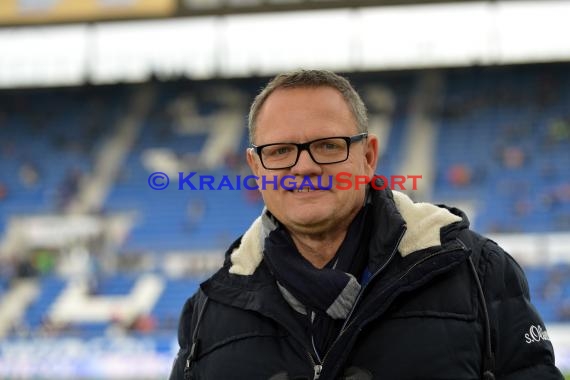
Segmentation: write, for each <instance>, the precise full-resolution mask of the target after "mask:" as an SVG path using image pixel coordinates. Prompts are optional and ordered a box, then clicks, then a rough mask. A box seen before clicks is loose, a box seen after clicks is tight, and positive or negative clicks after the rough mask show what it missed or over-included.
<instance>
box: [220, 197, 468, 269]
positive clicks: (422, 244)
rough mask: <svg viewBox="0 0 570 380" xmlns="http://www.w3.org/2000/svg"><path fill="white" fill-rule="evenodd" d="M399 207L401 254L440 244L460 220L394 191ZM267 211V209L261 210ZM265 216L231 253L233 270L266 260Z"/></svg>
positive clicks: (397, 206) (254, 266) (253, 225)
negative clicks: (402, 229)
mask: <svg viewBox="0 0 570 380" xmlns="http://www.w3.org/2000/svg"><path fill="white" fill-rule="evenodd" d="M392 193H393V194H394V201H395V203H396V208H397V209H398V211H399V212H400V214H401V215H402V218H404V221H405V222H406V225H407V230H406V233H405V234H404V236H403V237H402V240H401V241H400V245H399V246H398V251H399V252H400V254H401V255H402V256H407V255H409V254H410V253H412V252H415V251H419V250H421V249H426V248H430V247H437V246H440V245H441V240H440V231H441V228H443V227H445V226H447V225H449V224H451V223H455V222H458V221H460V220H461V218H460V217H459V216H457V215H454V214H452V213H451V212H449V211H448V210H447V209H444V208H441V207H438V206H436V205H433V204H431V203H414V202H413V201H412V200H411V199H410V198H409V197H408V196H407V195H405V194H404V193H400V192H398V191H393V192H392ZM264 213H265V210H264V211H263V213H262V216H263V214H264ZM262 216H259V217H258V218H257V219H255V221H254V222H253V223H252V225H251V226H250V227H249V229H248V230H247V231H246V232H245V234H244V235H243V238H242V240H241V244H240V246H239V247H238V248H236V249H235V250H234V251H233V252H232V254H231V261H232V266H231V267H230V273H233V274H239V275H243V276H250V275H252V274H253V272H255V269H256V268H257V266H258V265H259V263H260V262H261V260H262V259H263V242H262V238H261V237H262V236H265V234H262V233H261V232H262V229H263V228H264V225H263V222H262Z"/></svg>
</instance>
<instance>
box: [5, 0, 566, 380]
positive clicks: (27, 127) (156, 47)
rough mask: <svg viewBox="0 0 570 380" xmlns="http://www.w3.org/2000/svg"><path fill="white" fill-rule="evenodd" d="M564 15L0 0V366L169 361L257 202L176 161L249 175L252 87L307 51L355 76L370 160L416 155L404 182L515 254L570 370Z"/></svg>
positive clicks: (134, 366) (51, 368)
mask: <svg viewBox="0 0 570 380" xmlns="http://www.w3.org/2000/svg"><path fill="white" fill-rule="evenodd" d="M569 19H570V2H569V1H547V0H541V1H447V2H435V1H425V0H423V1H422V0H415V1H414V0H383V1H382V0H378V1H371V0H370V1H364V0H362V1H358V0H352V1H346V0H345V1H343V0H82V1H73V0H0V378H2V379H161V378H166V377H167V375H168V373H169V370H170V366H171V363H172V360H173V358H174V356H175V354H176V351H177V343H176V327H177V322H178V315H179V312H180V310H181V307H182V305H183V303H184V301H185V299H186V298H187V297H188V296H189V295H191V294H192V293H193V292H194V291H195V290H196V289H197V286H198V285H199V283H200V281H202V280H203V279H204V278H205V277H206V276H207V275H208V274H210V273H212V272H213V271H214V270H215V269H216V268H217V267H218V266H219V265H220V264H221V262H222V259H223V253H224V251H225V249H226V248H227V246H228V244H229V243H230V242H231V241H233V240H234V239H235V238H237V237H238V236H239V235H240V234H241V233H242V232H243V231H244V229H245V228H247V226H249V224H250V223H251V222H252V221H253V219H254V218H255V217H256V216H257V215H258V214H259V212H260V210H261V208H262V203H261V199H260V196H259V194H258V193H257V191H248V190H245V189H243V187H242V189H240V190H235V191H231V190H229V188H228V187H225V188H224V189H223V190H190V189H189V188H188V187H187V186H186V187H185V190H183V191H179V190H178V180H177V179H178V175H177V173H179V172H183V173H185V174H189V173H190V172H197V173H199V175H213V176H214V177H215V178H217V179H219V178H221V176H222V175H227V176H229V177H230V178H237V177H236V176H238V175H239V176H242V177H243V176H245V175H248V174H249V171H248V169H247V167H246V165H245V154H244V151H245V148H246V146H247V129H246V115H247V111H248V107H249V104H250V102H251V101H252V99H253V97H254V96H255V94H256V93H257V92H258V91H259V89H260V88H261V87H262V86H263V84H264V83H266V81H267V80H268V78H269V77H270V76H272V75H274V74H276V73H277V72H280V71H283V70H289V69H295V68H301V67H302V68H327V69H332V70H335V71H338V72H341V73H343V74H345V75H346V76H348V77H349V78H350V79H351V81H352V82H353V84H354V86H355V87H356V88H357V90H358V91H359V92H360V93H361V95H362V96H363V98H364V100H365V102H366V103H367V105H368V107H369V111H370V121H371V127H370V128H371V131H372V132H373V133H376V134H377V135H379V136H380V141H381V154H380V159H379V169H378V172H379V173H381V174H383V175H386V176H388V175H391V174H404V175H409V174H412V175H422V179H421V180H419V181H418V184H419V188H418V189H417V190H415V191H408V193H409V194H410V196H412V197H413V198H414V199H416V200H421V201H432V202H437V203H447V204H450V205H455V206H458V207H460V208H462V209H464V210H465V211H466V212H467V214H468V216H469V218H470V220H471V223H472V226H473V227H474V229H476V230H477V231H479V232H481V233H484V234H488V235H490V236H491V237H492V238H493V239H494V240H496V241H498V242H499V243H500V244H501V245H502V246H503V247H504V248H505V249H507V250H508V251H509V252H510V253H511V254H512V255H513V256H514V257H515V258H516V259H517V260H518V261H519V263H521V265H523V268H524V270H525V272H526V274H527V276H528V279H529V286H530V293H531V297H532V300H533V302H534V303H535V305H536V306H537V308H538V309H539V311H540V312H541V314H542V316H543V317H544V319H545V321H546V323H547V327H548V331H549V335H550V337H551V339H552V342H553V344H554V346H555V349H556V353H557V364H558V365H559V366H560V367H561V368H563V369H564V370H565V371H569V370H570V324H568V322H569V321H570V264H569V262H570V38H568V36H570V23H568V20H569ZM156 171H160V172H164V173H166V174H168V175H169V176H170V181H171V183H170V186H169V187H168V188H167V189H165V190H162V191H156V190H152V189H151V188H150V187H149V184H148V182H147V181H148V177H149V175H150V174H151V173H153V172H156ZM194 183H195V184H196V185H199V182H194ZM218 183H219V182H216V184H218ZM215 186H216V185H215ZM407 190H410V189H409V188H408V189H407ZM522 339H523V337H522V336H521V342H522Z"/></svg>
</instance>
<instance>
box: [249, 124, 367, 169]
mask: <svg viewBox="0 0 570 380" xmlns="http://www.w3.org/2000/svg"><path fill="white" fill-rule="evenodd" d="M366 137H368V133H366V132H365V133H360V134H358V135H354V136H350V137H325V138H323V139H317V140H313V141H308V142H306V143H302V144H296V143H276V144H265V145H259V146H258V145H253V144H252V145H251V147H252V148H253V149H254V150H255V153H257V155H258V156H259V158H260V159H261V165H263V167H264V168H265V169H268V170H278V169H288V168H291V167H293V166H295V165H296V164H297V161H299V156H300V155H301V152H302V151H304V150H306V151H308V152H309V156H311V158H312V159H313V161H315V162H316V163H317V164H319V165H324V164H336V163H339V162H343V161H346V160H347V159H348V153H349V148H350V144H352V143H353V142H358V141H360V140H363V139H365V138H366Z"/></svg>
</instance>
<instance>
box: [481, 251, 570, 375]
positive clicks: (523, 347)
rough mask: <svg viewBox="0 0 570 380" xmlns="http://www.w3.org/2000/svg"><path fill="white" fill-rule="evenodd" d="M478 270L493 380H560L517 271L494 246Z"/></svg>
mask: <svg viewBox="0 0 570 380" xmlns="http://www.w3.org/2000/svg"><path fill="white" fill-rule="evenodd" d="M480 270H481V273H482V274H483V280H482V281H483V284H482V285H483V289H484V293H485V298H486V300H487V306H488V311H489V319H490V325H491V337H492V338H491V340H492V347H493V350H494V354H495V370H494V373H495V377H496V379H497V380H535V379H541V380H563V376H562V374H561V373H560V371H559V370H558V368H556V366H555V364H554V350H553V347H552V344H551V342H550V338H549V337H548V332H547V330H546V327H545V325H544V322H543V321H542V319H541V317H540V315H539V314H538V312H537V310H536V309H535V307H534V306H533V305H532V304H531V302H530V295H529V289H528V282H527V279H526V277H525V275H524V272H523V270H522V269H521V267H520V266H519V265H518V264H517V263H516V261H515V260H514V259H513V258H512V257H511V256H510V255H509V254H507V253H506V252H504V251H503V250H502V249H501V248H500V247H499V246H498V245H497V244H496V243H494V242H493V241H488V242H487V243H485V245H484V247H483V249H482V252H481V261H480Z"/></svg>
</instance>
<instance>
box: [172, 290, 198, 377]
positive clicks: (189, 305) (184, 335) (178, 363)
mask: <svg viewBox="0 0 570 380" xmlns="http://www.w3.org/2000/svg"><path fill="white" fill-rule="evenodd" d="M196 297H197V295H196V294H195V295H194V296H193V297H191V298H189V299H188V300H187V301H186V303H185V304H184V307H183V308H182V313H181V315H180V321H179V322H178V345H179V347H180V348H179V350H178V354H177V355H176V358H175V359H174V364H173V366H172V371H171V372H170V377H169V380H184V367H185V365H186V358H187V357H188V355H189V354H190V345H189V342H190V337H191V334H192V331H191V324H192V314H193V310H194V302H195V299H196Z"/></svg>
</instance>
